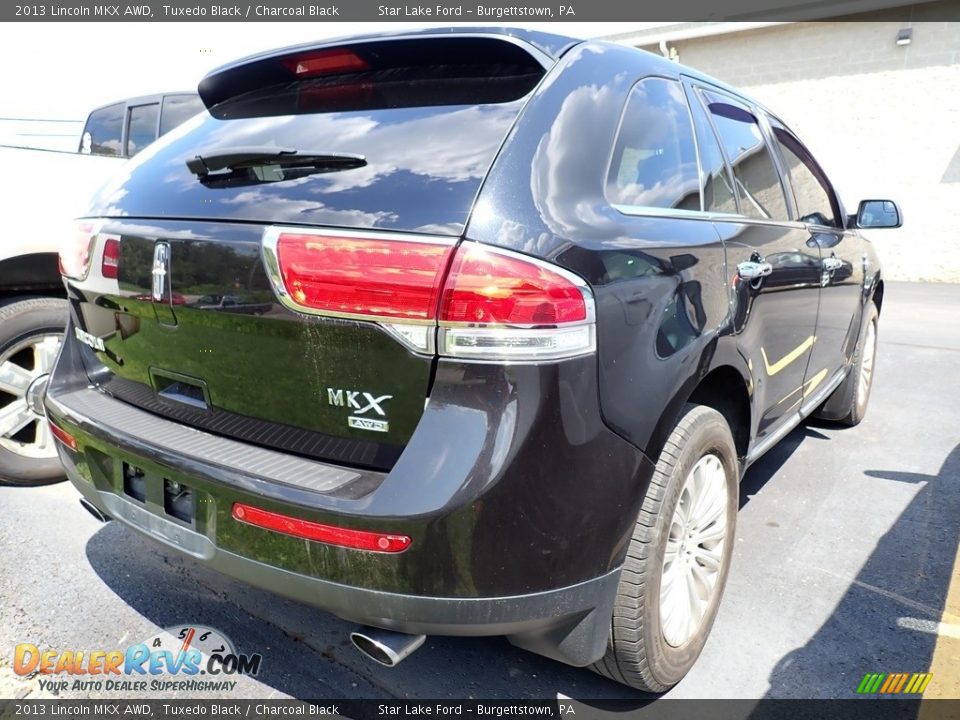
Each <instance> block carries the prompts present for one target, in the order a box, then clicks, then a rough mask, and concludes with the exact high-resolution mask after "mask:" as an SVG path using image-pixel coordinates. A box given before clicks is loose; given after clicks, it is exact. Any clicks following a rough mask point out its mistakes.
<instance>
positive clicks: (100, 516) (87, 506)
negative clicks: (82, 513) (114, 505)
mask: <svg viewBox="0 0 960 720" xmlns="http://www.w3.org/2000/svg"><path fill="white" fill-rule="evenodd" d="M80 504H81V505H83V509H84V510H86V511H87V512H88V513H90V514H91V515H93V516H94V517H95V518H96V519H97V520H99V521H100V522H102V523H106V522H110V521H111V520H113V518H112V517H110V516H109V515H106V514H105V513H103V512H102V511H101V510H100V509H98V508H97V506H96V505H94V504H93V503H92V502H90V501H89V500H87V499H86V498H80Z"/></svg>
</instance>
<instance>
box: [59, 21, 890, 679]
mask: <svg viewBox="0 0 960 720" xmlns="http://www.w3.org/2000/svg"><path fill="white" fill-rule="evenodd" d="M199 92H200V96H201V98H202V99H203V101H204V104H205V105H206V107H207V115H206V116H205V117H202V118H199V119H197V120H196V121H194V122H191V123H188V124H187V125H185V126H183V127H181V128H180V129H179V130H178V131H176V132H174V133H171V134H170V135H169V136H168V137H167V138H165V139H163V140H161V141H160V142H158V143H157V144H156V145H154V146H153V147H152V148H151V149H149V150H148V151H146V152H144V153H142V154H141V155H140V156H138V157H137V158H136V159H135V160H134V161H133V162H132V163H131V165H130V167H129V168H128V172H127V173H125V175H124V177H123V178H120V179H118V180H117V181H116V182H114V183H113V184H111V185H108V186H107V187H105V188H104V189H103V190H102V191H101V192H100V194H99V195H98V196H97V197H96V198H95V199H94V200H93V202H92V203H91V205H90V207H89V209H88V211H87V213H86V218H84V219H83V220H82V221H81V223H82V225H81V227H83V228H84V230H83V232H82V233H78V236H77V239H78V243H77V246H76V249H75V250H74V252H73V253H70V252H68V253H67V254H66V256H65V257H64V259H63V266H64V269H65V273H64V274H65V277H66V284H67V288H68V292H69V296H70V300H71V315H70V326H69V330H68V333H67V341H66V344H65V346H64V350H63V352H62V354H61V356H60V358H59V361H58V363H57V367H56V370H55V372H54V375H53V378H52V379H51V381H50V384H49V389H48V391H47V394H46V408H47V413H48V417H49V419H50V422H51V428H52V430H53V432H54V434H55V436H56V437H57V438H58V440H59V450H60V456H61V459H62V460H63V463H64V466H65V468H66V471H67V474H68V476H69V477H70V479H71V481H72V482H73V483H74V485H75V486H76V487H77V489H78V490H79V491H80V493H81V494H82V496H83V502H84V503H85V505H86V506H87V508H88V509H90V510H91V512H93V513H94V514H96V515H98V516H99V517H101V518H103V519H106V518H116V519H118V520H120V521H121V522H122V523H124V524H126V525H129V526H131V527H133V528H135V529H137V530H139V531H140V532H142V533H144V534H145V535H147V536H149V537H152V538H154V539H156V540H158V541H160V542H162V543H164V544H166V545H168V546H169V547H171V548H173V549H175V550H177V551H179V552H183V553H186V554H189V555H191V556H193V557H194V558H197V559H199V560H200V561H201V562H204V563H207V564H209V565H210V566H211V567H214V568H216V569H218V570H220V571H222V572H224V573H226V574H228V575H232V576H235V577H238V578H242V579H244V580H246V581H248V582H251V583H253V584H255V585H259V586H261V587H264V588H268V589H270V590H272V591H274V592H277V593H281V594H284V595H287V596H290V597H294V598H297V599H299V600H301V601H303V602H307V603H311V604H314V605H316V606H318V607H320V608H323V609H325V610H328V611H330V612H332V613H335V614H337V615H339V616H340V617H343V618H345V619H348V620H350V621H353V622H355V623H358V624H360V625H361V628H359V629H358V630H357V631H356V632H355V633H354V634H353V639H354V642H355V644H356V645H357V647H358V648H360V649H361V650H362V651H363V652H365V653H366V654H367V655H368V656H369V657H371V658H373V659H375V660H377V661H379V662H382V663H384V664H387V665H393V664H396V663H397V662H400V661H401V660H403V659H404V658H405V657H406V656H407V655H409V654H410V653H411V652H413V651H414V650H415V649H416V648H417V647H418V646H419V645H420V644H421V643H422V642H423V636H424V635H427V634H438V635H506V636H507V637H508V638H509V639H510V641H511V642H513V643H514V644H516V645H518V646H520V647H522V648H526V649H528V650H531V651H533V652H537V653H540V654H543V655H546V656H548V657H552V658H555V659H557V660H560V661H562V662H566V663H569V664H572V665H577V666H590V667H592V668H593V669H594V670H596V671H598V672H600V673H603V674H605V675H607V676H608V677H611V678H613V679H615V680H618V681H620V682H624V683H627V684H629V685H632V686H633V687H636V688H640V689H644V690H650V691H657V692H659V691H664V690H666V689H667V688H669V687H670V686H672V685H673V684H674V683H676V682H678V681H679V680H680V679H681V678H682V677H683V676H684V674H685V673H686V672H687V671H688V670H689V669H690V667H691V666H692V665H693V663H694V661H695V660H696V658H697V656H698V655H699V653H700V650H701V648H702V647H703V644H704V642H705V640H706V638H707V635H708V633H709V632H710V628H711V626H712V624H713V620H714V617H715V615H716V612H717V607H718V604H719V601H720V596H721V594H722V591H723V587H724V583H725V581H726V577H727V574H728V572H729V569H730V558H731V553H732V550H733V544H734V542H733V541H734V537H735V535H734V529H735V524H736V511H737V504H738V503H737V499H738V483H739V481H740V479H741V478H742V477H743V473H744V472H745V470H746V469H747V467H749V466H750V464H751V463H753V462H754V461H755V460H756V459H757V458H759V457H760V456H761V455H762V454H763V453H764V452H766V451H767V450H768V449H769V448H771V447H772V446H773V445H774V444H775V443H776V442H777V441H778V440H779V439H780V438H782V437H783V436H784V435H785V434H786V433H787V432H789V431H790V430H791V429H792V428H794V427H795V426H796V425H797V424H798V423H800V422H801V421H802V420H803V419H804V418H805V417H807V416H809V415H811V414H813V413H817V414H819V415H820V416H821V417H826V418H833V419H836V420H838V421H840V422H843V423H846V424H849V425H854V424H856V423H858V422H859V421H860V420H861V419H862V418H863V415H864V413H865V411H866V407H867V401H868V398H869V393H870V387H871V384H872V381H873V367H874V357H875V348H876V337H877V332H876V331H877V319H878V316H879V313H880V309H881V307H882V303H883V293H884V285H883V276H882V273H881V269H880V266H879V263H878V261H877V258H876V255H875V253H874V251H873V248H872V247H871V245H870V243H869V242H867V241H866V240H865V239H864V238H863V237H862V236H861V235H860V233H859V232H858V229H857V228H858V226H860V225H863V224H864V222H865V218H866V217H867V214H870V216H871V217H875V218H881V219H882V221H881V222H878V223H877V225H887V226H892V225H896V224H899V222H900V216H899V210H896V212H893V211H891V212H890V213H889V214H885V213H880V212H873V211H871V208H874V206H873V205H870V204H869V203H868V204H866V205H864V206H862V207H861V210H860V212H859V213H858V215H857V216H854V217H848V216H847V215H846V214H845V211H844V209H843V207H842V205H841V203H840V200H839V198H838V197H837V195H836V193H835V191H834V189H833V187H832V186H831V184H830V182H829V180H828V179H827V176H826V174H825V173H824V172H823V170H822V169H821V167H820V165H819V164H818V163H817V162H816V161H815V160H814V158H813V157H812V156H811V155H810V153H809V152H808V151H807V150H806V148H805V147H804V145H803V144H802V143H801V142H800V140H799V139H798V138H797V136H796V135H795V134H794V133H793V132H792V131H791V130H790V129H789V128H788V127H787V126H786V124H784V123H783V122H782V121H781V120H780V119H778V118H777V116H776V115H774V114H773V113H772V112H770V111H769V110H767V109H765V108H764V107H762V106H761V105H759V104H758V103H756V102H755V101H754V100H752V99H750V98H749V97H746V96H745V95H743V94H742V93H740V92H738V91H737V90H735V89H733V88H731V87H728V86H726V85H724V84H722V83H719V82H717V81H716V80H713V79H711V78H709V77H707V76H704V75H702V74H700V73H697V72H695V71H693V70H691V69H689V68H684V67H682V66H680V65H676V64H674V63H671V62H668V61H666V60H664V59H661V58H659V57H656V56H653V55H650V54H647V53H644V52H641V51H638V50H633V49H629V48H625V47H621V46H616V45H611V44H606V43H602V42H581V41H577V40H573V39H570V38H564V37H559V36H555V35H547V34H542V33H533V32H522V31H508V30H502V31H500V30H491V31H477V30H470V31H463V32H460V31H450V32H445V31H436V30H431V31H426V32H422V33H417V34H411V35H387V36H369V37H361V38H355V39H350V40H346V41H338V42H332V43H328V44H320V45H309V46H299V47H296V48H289V49H284V50H278V51H275V52H271V53H266V54H262V55H258V56H255V57H252V58H248V59H245V60H242V61H239V62H236V63H234V64H232V65H229V66H226V67H224V68H221V69H220V70H217V71H215V72H214V73H212V74H210V75H209V76H207V77H206V78H205V79H204V80H203V81H202V82H201V84H200V88H199ZM875 202H881V203H890V204H889V206H884V207H891V208H895V204H893V203H892V202H890V201H875ZM214 287H216V288H220V289H219V290H216V291H214V290H212V288H214ZM197 288H207V290H205V291H204V294H206V295H210V296H211V297H213V296H217V295H219V296H228V295H238V296H241V295H242V296H250V297H264V294H265V293H268V295H267V297H268V298H270V299H271V301H270V304H271V309H270V311H269V312H266V313H264V314H262V315H259V316H252V315H249V314H243V313H242V312H240V311H233V310H232V309H231V307H229V306H227V305H226V304H225V303H214V304H213V307H204V304H203V303H196V302H187V303H184V304H174V303H173V302H172V300H171V298H172V297H174V295H173V294H174V293H181V294H182V295H184V296H191V295H192V294H196V293H195V292H194V291H195V290H196V289H197ZM145 294H149V299H145V298H144V295H145ZM135 561H136V559H135V558H131V562H135Z"/></svg>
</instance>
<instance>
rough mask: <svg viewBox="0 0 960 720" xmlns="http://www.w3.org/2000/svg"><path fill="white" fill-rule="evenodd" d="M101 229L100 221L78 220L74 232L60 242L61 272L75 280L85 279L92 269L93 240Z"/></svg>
mask: <svg viewBox="0 0 960 720" xmlns="http://www.w3.org/2000/svg"><path fill="white" fill-rule="evenodd" d="M99 231H100V223H97V222H92V221H83V222H78V223H76V224H75V225H74V229H73V233H72V235H71V236H70V237H68V238H66V239H65V240H64V241H63V242H62V243H61V244H60V257H59V262H60V274H61V275H63V276H64V277H68V278H72V279H74V280H83V279H84V278H85V277H86V276H87V273H88V272H89V270H90V257H91V255H92V253H93V241H94V239H95V238H96V236H97V233H98V232H99Z"/></svg>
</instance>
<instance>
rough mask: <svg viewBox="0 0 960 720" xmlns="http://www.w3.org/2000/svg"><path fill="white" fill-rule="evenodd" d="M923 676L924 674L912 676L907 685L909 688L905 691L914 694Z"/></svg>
mask: <svg viewBox="0 0 960 720" xmlns="http://www.w3.org/2000/svg"><path fill="white" fill-rule="evenodd" d="M922 674H923V673H914V674H913V675H911V676H910V682H909V683H907V688H906V690H904V692H905V693H912V692H913V689H914V688H915V687H917V685H919V684H920V676H921V675H922Z"/></svg>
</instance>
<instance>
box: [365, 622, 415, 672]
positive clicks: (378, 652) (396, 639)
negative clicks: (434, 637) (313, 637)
mask: <svg viewBox="0 0 960 720" xmlns="http://www.w3.org/2000/svg"><path fill="white" fill-rule="evenodd" d="M426 639H427V637H426V635H407V634H406V633H398V632H393V631H392V630H381V629H380V628H372V627H362V628H360V629H359V630H354V631H353V632H352V633H350V642H352V643H353V644H354V647H356V648H357V650H359V651H360V652H361V653H363V654H364V655H366V656H367V657H368V658H370V659H371V660H373V661H374V662H378V663H380V664H381V665H386V666H387V667H396V666H397V665H399V664H400V662H401V661H402V660H403V659H404V658H406V657H408V656H409V655H411V654H412V653H413V651H414V650H416V649H417V648H419V647H420V646H421V645H423V641H424V640H426Z"/></svg>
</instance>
